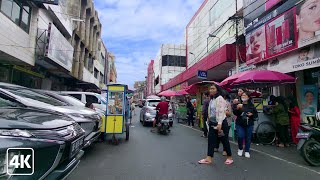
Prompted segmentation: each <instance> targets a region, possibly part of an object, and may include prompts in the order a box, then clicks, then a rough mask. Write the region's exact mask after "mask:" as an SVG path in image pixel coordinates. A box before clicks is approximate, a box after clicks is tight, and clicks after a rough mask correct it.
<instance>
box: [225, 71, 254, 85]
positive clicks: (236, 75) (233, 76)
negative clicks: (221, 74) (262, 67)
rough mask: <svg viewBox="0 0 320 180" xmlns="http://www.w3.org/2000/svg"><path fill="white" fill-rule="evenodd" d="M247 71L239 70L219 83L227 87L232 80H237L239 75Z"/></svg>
mask: <svg viewBox="0 0 320 180" xmlns="http://www.w3.org/2000/svg"><path fill="white" fill-rule="evenodd" d="M248 72H249V71H244V72H239V73H237V74H234V75H232V76H229V77H227V78H226V79H225V80H223V81H222V82H221V83H220V85H221V86H223V87H229V86H230V85H231V84H232V83H233V81H235V80H237V79H238V78H239V77H241V76H243V75H244V74H247V73H248Z"/></svg>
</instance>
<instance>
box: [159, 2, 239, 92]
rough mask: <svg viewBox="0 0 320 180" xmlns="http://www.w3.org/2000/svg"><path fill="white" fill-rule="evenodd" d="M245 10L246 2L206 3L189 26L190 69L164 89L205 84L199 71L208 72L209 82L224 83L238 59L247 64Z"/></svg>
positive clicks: (188, 58) (188, 56) (188, 55)
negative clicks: (199, 76) (243, 12)
mask: <svg viewBox="0 0 320 180" xmlns="http://www.w3.org/2000/svg"><path fill="white" fill-rule="evenodd" d="M242 11H243V0H204V2H203V3H202V5H201V6H200V8H199V9H198V11H197V12H196V13H195V15H194V16H193V17H192V19H191V20H190V22H189V23H188V24H187V26H186V31H185V38H186V39H185V40H186V61H187V63H186V64H187V69H186V70H185V71H184V72H182V73H180V74H179V75H177V76H175V77H174V78H172V79H171V80H170V81H169V82H167V83H165V84H164V85H163V88H162V90H167V89H175V90H179V89H182V88H184V87H185V86H187V85H190V84H193V83H195V82H198V81H202V80H203V79H200V78H198V76H197V74H198V71H199V70H201V71H206V72H207V73H206V74H207V77H206V78H207V80H215V81H221V80H223V79H224V78H226V77H228V75H229V74H228V71H229V69H231V68H232V67H234V66H235V64H236V62H237V57H238V60H239V61H240V62H241V61H243V62H245V48H244V46H241V45H239V44H244V36H243V19H242ZM236 40H237V41H236ZM236 44H237V45H238V46H236ZM236 47H238V48H236ZM236 50H238V53H236Z"/></svg>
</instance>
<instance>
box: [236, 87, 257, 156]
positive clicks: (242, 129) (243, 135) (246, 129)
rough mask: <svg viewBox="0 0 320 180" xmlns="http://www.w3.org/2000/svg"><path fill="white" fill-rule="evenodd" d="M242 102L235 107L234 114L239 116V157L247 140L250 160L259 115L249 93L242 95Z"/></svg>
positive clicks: (237, 123) (246, 152)
mask: <svg viewBox="0 0 320 180" xmlns="http://www.w3.org/2000/svg"><path fill="white" fill-rule="evenodd" d="M241 102H242V103H241V104H238V105H237V106H236V107H235V106H234V107H233V114H234V115H236V116H237V120H236V128H237V134H238V156H242V155H243V141H244V140H245V157H246V158H250V144H251V136H252V131H253V125H254V120H255V118H257V117H258V113H257V110H256V108H255V107H254V104H253V103H252V100H251V98H250V96H249V93H248V92H247V91H245V92H243V93H242V95H241Z"/></svg>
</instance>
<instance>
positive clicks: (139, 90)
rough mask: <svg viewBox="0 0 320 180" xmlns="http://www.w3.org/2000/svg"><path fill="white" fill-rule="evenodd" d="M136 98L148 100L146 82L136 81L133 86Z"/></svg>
mask: <svg viewBox="0 0 320 180" xmlns="http://www.w3.org/2000/svg"><path fill="white" fill-rule="evenodd" d="M133 87H134V89H135V91H134V98H135V99H145V98H146V88H147V87H146V81H135V82H134V85H133Z"/></svg>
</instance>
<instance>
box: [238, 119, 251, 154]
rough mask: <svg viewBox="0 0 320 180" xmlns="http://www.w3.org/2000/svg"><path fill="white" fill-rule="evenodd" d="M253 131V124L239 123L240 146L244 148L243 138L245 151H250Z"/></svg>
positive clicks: (241, 148)
mask: <svg viewBox="0 0 320 180" xmlns="http://www.w3.org/2000/svg"><path fill="white" fill-rule="evenodd" d="M252 131H253V125H252V126H240V125H237V134H238V148H239V149H240V150H243V140H245V143H246V144H245V152H249V151H250V145H251V136H252Z"/></svg>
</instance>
